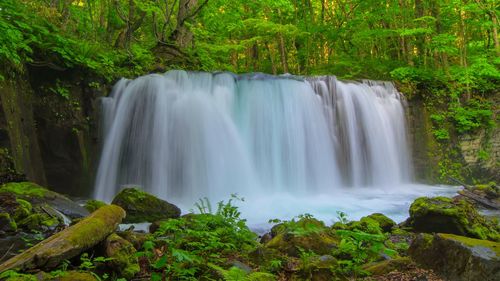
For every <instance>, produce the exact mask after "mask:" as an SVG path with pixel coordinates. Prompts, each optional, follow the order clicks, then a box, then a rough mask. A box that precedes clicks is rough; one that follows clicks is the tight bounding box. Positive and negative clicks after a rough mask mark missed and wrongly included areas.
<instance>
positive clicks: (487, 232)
mask: <svg viewBox="0 0 500 281" xmlns="http://www.w3.org/2000/svg"><path fill="white" fill-rule="evenodd" d="M410 224H411V225H412V226H413V227H414V228H415V230H417V231H421V232H443V233H453V234H458V235H463V236H469V237H474V238H479V239H489V240H494V241H498V240H500V235H499V233H498V229H497V226H496V225H494V224H493V223H491V222H489V221H488V220H486V218H485V217H484V216H482V215H481V214H479V213H478V212H477V210H476V209H475V208H474V206H473V205H471V204H470V203H468V202H467V201H465V200H460V201H454V200H452V199H450V198H446V197H434V198H427V197H420V198H417V199H416V200H415V201H414V202H413V204H412V205H411V206H410Z"/></svg>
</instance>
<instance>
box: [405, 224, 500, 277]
mask: <svg viewBox="0 0 500 281" xmlns="http://www.w3.org/2000/svg"><path fill="white" fill-rule="evenodd" d="M408 252H409V254H410V256H411V257H412V259H414V260H415V261H416V262H418V263H420V264H422V265H423V266H426V267H429V268H432V269H434V270H435V271H436V272H439V273H440V274H442V275H443V276H445V277H446V278H447V279H449V280H457V281H460V280H485V281H486V280H491V281H493V280H500V243H498V242H493V241H488V240H480V239H474V238H469V237H465V236H459V235H454V234H444V233H439V234H435V235H434V236H431V235H428V234H427V235H419V236H418V237H417V238H416V239H415V240H414V241H413V243H412V245H411V246H410V249H409V251H408Z"/></svg>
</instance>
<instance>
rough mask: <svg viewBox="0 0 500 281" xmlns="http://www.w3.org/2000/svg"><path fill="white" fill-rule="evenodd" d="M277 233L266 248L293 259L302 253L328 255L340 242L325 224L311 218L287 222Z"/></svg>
mask: <svg viewBox="0 0 500 281" xmlns="http://www.w3.org/2000/svg"><path fill="white" fill-rule="evenodd" d="M275 233H276V235H275V236H274V237H273V238H272V239H271V240H270V241H269V242H267V243H266V244H265V246H266V247H267V248H270V249H276V250H278V251H279V252H281V253H283V254H286V255H288V256H292V257H298V256H300V253H301V251H313V252H314V253H316V254H318V255H327V254H330V253H331V251H332V250H333V249H334V248H335V247H336V246H337V244H338V242H339V241H338V238H337V237H335V236H334V235H333V234H332V232H331V231H330V229H328V228H327V227H325V225H324V223H323V222H320V221H318V220H316V219H311V218H304V219H301V220H299V221H298V222H294V221H292V222H287V223H285V224H284V226H282V227H280V230H279V231H276V232H275Z"/></svg>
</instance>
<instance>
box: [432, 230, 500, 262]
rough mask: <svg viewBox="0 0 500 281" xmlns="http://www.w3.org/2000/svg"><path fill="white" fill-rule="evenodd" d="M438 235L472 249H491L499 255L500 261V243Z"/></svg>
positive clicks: (444, 234) (451, 235)
mask: <svg viewBox="0 0 500 281" xmlns="http://www.w3.org/2000/svg"><path fill="white" fill-rule="evenodd" d="M438 235H439V236H441V237H443V238H445V239H451V240H455V241H459V242H460V243H462V244H464V245H466V246H468V247H471V248H474V247H484V248H488V249H491V250H492V251H493V252H494V253H495V254H496V255H497V259H500V243H498V242H493V241H488V240H480V239H474V238H469V237H464V236H459V235H453V234H447V233H440V234H438Z"/></svg>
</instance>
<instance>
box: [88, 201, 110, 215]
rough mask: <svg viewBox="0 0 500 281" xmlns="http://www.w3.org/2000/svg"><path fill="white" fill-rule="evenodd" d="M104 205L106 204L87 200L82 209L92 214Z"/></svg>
mask: <svg viewBox="0 0 500 281" xmlns="http://www.w3.org/2000/svg"><path fill="white" fill-rule="evenodd" d="M106 205H107V204H106V203H104V202H102V201H99V200H94V199H91V200H88V201H87V202H85V205H83V207H84V208H85V209H87V211H89V212H90V213H92V212H94V211H95V210H97V209H99V208H101V207H102V206H106Z"/></svg>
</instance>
